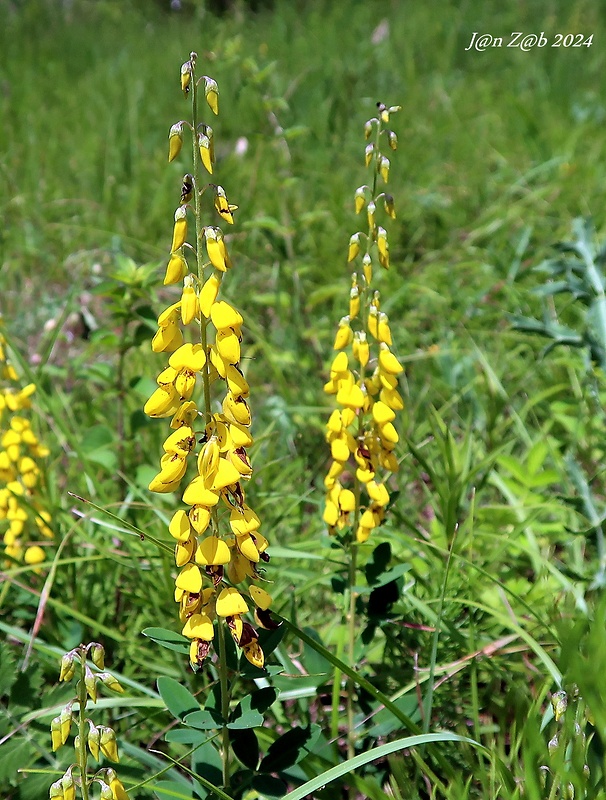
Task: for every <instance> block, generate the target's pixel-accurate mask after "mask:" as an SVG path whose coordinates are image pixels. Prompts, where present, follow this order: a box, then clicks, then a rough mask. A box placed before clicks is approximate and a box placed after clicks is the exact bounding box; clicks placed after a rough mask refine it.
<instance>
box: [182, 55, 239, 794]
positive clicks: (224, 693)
mask: <svg viewBox="0 0 606 800" xmlns="http://www.w3.org/2000/svg"><path fill="white" fill-rule="evenodd" d="M191 64H192V76H191V102H192V123H193V137H192V138H193V162H194V167H193V170H194V171H193V176H194V214H195V218H196V262H197V267H198V281H199V285H200V286H202V285H203V283H204V267H205V266H206V263H205V260H204V255H203V242H204V228H205V226H204V224H203V222H202V202H201V197H200V191H201V189H200V187H201V184H202V178H201V174H202V165H201V158H200V150H199V148H198V85H197V80H196V69H195V67H196V64H195V60H194V58H193V57H192V60H191ZM207 325H208V319H207V318H206V317H205V316H204V315H203V314H202V313H201V314H200V342H201V344H202V347H203V348H204V352H205V353H206V354H207V356H208V336H207V330H206V328H207ZM202 382H203V386H204V421H205V426H206V425H207V424H208V423H209V422H210V420H211V417H212V413H211V397H210V363H209V360H208V358H207V359H206V363H205V364H204V367H203V369H202ZM211 524H212V527H213V530H214V532H215V534H217V533H218V527H219V523H218V518H217V509H216V507H215V508H213V509H212V512H211ZM217 628H218V631H217V632H218V637H219V664H218V672H219V684H220V687H221V716H222V718H223V727H222V730H221V742H222V745H221V759H222V762H223V788H224V789H229V785H230V784H229V730H228V728H227V719H228V717H229V706H230V700H231V697H230V691H229V682H228V679H227V653H226V647H225V626H224V623H223V620H221V619H220V620H219V621H218V625H217Z"/></svg>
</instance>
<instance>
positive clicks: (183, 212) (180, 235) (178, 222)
mask: <svg viewBox="0 0 606 800" xmlns="http://www.w3.org/2000/svg"><path fill="white" fill-rule="evenodd" d="M186 238H187V208H186V207H185V206H179V208H178V209H177V210H176V211H175V226H174V228H173V242H172V245H171V248H170V252H171V253H174V252H175V250H178V249H179V248H180V247H183V245H184V243H185V239H186Z"/></svg>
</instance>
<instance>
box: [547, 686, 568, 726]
mask: <svg viewBox="0 0 606 800" xmlns="http://www.w3.org/2000/svg"><path fill="white" fill-rule="evenodd" d="M551 707H552V708H553V715H554V717H555V720H556V722H559V721H560V720H561V719H562V717H563V716H564V714H565V713H566V709H567V708H568V695H567V694H566V692H565V691H560V692H554V694H552V695H551Z"/></svg>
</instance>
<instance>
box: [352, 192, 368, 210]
mask: <svg viewBox="0 0 606 800" xmlns="http://www.w3.org/2000/svg"><path fill="white" fill-rule="evenodd" d="M367 188H368V187H367V186H360V187H358V188H357V189H356V193H355V195H354V200H355V207H356V214H359V213H360V211H362V209H363V208H364V206H365V205H366V190H367Z"/></svg>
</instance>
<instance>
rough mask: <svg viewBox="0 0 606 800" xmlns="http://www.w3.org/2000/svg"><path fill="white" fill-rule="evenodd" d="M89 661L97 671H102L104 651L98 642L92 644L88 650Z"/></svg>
mask: <svg viewBox="0 0 606 800" xmlns="http://www.w3.org/2000/svg"><path fill="white" fill-rule="evenodd" d="M89 652H90V659H91V661H92V662H93V664H94V665H95V666H96V667H98V669H103V667H104V666H105V649H104V647H103V645H102V644H99V642H93V643H92V647H91V648H90V651H89Z"/></svg>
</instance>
